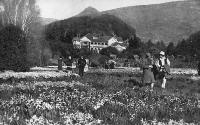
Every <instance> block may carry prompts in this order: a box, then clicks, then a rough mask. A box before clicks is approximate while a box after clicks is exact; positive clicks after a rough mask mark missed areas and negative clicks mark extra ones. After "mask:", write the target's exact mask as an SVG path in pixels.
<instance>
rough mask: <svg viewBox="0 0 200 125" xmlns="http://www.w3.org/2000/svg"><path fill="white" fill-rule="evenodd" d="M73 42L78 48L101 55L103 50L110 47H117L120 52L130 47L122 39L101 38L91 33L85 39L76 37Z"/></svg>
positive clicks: (113, 37) (112, 37)
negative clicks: (100, 52)
mask: <svg viewBox="0 0 200 125" xmlns="http://www.w3.org/2000/svg"><path fill="white" fill-rule="evenodd" d="M72 42H73V45H74V46H75V47H77V48H88V49H90V50H91V51H94V52H97V53H99V51H100V50H101V49H103V48H106V47H109V46H112V47H115V48H116V49H117V50H118V51H123V50H124V49H126V48H127V47H128V44H127V42H126V41H123V40H122V38H121V37H115V36H100V35H99V34H91V33H88V34H87V35H85V36H83V37H75V38H73V41H72Z"/></svg>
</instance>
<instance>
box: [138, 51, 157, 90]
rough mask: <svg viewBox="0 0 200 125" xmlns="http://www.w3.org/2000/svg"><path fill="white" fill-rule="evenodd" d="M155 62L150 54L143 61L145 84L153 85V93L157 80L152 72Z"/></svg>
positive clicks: (143, 79)
mask: <svg viewBox="0 0 200 125" xmlns="http://www.w3.org/2000/svg"><path fill="white" fill-rule="evenodd" d="M153 63H154V60H153V58H152V56H151V54H150V53H146V57H145V59H143V60H142V65H141V68H142V69H143V77H142V83H143V84H149V83H150V84H151V91H153V87H154V84H155V82H156V81H155V78H154V74H153V71H152V68H153Z"/></svg>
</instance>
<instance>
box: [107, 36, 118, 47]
mask: <svg viewBox="0 0 200 125" xmlns="http://www.w3.org/2000/svg"><path fill="white" fill-rule="evenodd" d="M115 42H118V41H117V40H116V39H115V38H114V37H112V38H111V39H109V40H108V46H111V45H112V44H113V43H115Z"/></svg>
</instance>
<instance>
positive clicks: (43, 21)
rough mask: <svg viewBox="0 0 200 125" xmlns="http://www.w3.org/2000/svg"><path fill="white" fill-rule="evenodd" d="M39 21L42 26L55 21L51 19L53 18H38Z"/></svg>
mask: <svg viewBox="0 0 200 125" xmlns="http://www.w3.org/2000/svg"><path fill="white" fill-rule="evenodd" d="M39 21H40V23H41V24H42V25H48V24H50V23H53V22H55V21H57V20H56V19H53V18H44V17H40V18H39Z"/></svg>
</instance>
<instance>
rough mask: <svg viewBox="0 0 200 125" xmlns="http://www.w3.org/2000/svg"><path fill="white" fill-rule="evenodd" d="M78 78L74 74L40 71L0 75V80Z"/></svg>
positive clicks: (8, 72) (7, 72) (3, 73)
mask: <svg viewBox="0 0 200 125" xmlns="http://www.w3.org/2000/svg"><path fill="white" fill-rule="evenodd" d="M72 75H74V76H78V75H77V74H74V73H66V72H63V71H59V72H56V71H40V72H13V71H6V72H1V73H0V78H2V79H8V78H12V77H14V78H18V79H19V78H39V77H43V78H55V77H64V76H67V77H69V76H72Z"/></svg>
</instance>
